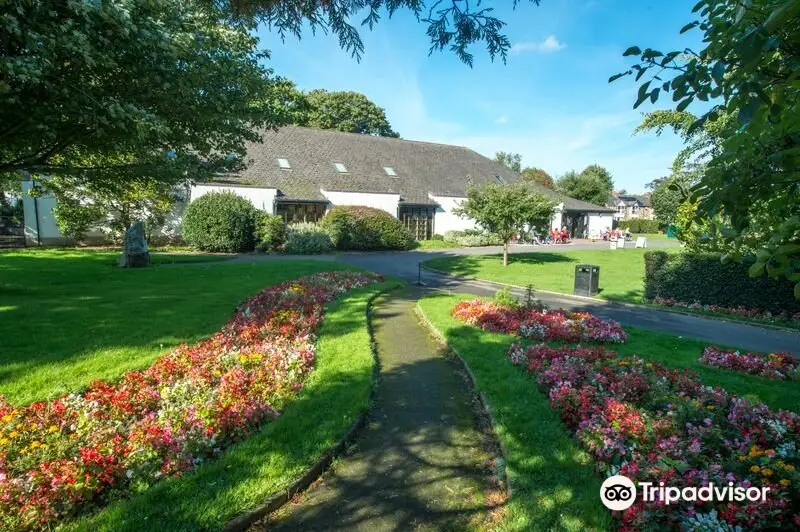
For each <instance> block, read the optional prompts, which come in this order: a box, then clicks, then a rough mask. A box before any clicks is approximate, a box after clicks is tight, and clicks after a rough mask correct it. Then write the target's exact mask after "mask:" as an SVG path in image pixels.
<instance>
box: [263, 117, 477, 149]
mask: <svg viewBox="0 0 800 532" xmlns="http://www.w3.org/2000/svg"><path fill="white" fill-rule="evenodd" d="M286 128H293V129H302V130H305V131H318V132H320V133H322V134H330V135H355V136H357V137H360V138H374V139H381V140H389V141H399V142H414V143H417V144H432V145H434V146H444V147H447V148H461V149H462V150H469V151H475V150H473V149H471V148H468V147H467V146H461V145H459V144H447V143H444V142H433V141H430V140H416V139H404V138H401V137H384V136H381V135H367V134H365V133H353V132H352V131H339V130H337V129H321V128H316V127H306V126H297V125H294V124H288V125H285V126H280V127H279V128H278V130H281V129H286ZM273 131H274V130H273ZM475 153H477V152H475ZM479 155H480V154H479Z"/></svg>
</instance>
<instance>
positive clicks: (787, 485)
mask: <svg viewBox="0 0 800 532" xmlns="http://www.w3.org/2000/svg"><path fill="white" fill-rule="evenodd" d="M791 483H792V481H791V480H788V479H783V480H781V481H780V485H781V486H783V487H784V488H788V487H789V484H791Z"/></svg>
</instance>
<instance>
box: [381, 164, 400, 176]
mask: <svg viewBox="0 0 800 532" xmlns="http://www.w3.org/2000/svg"><path fill="white" fill-rule="evenodd" d="M383 171H384V172H386V175H388V176H389V177H397V173H396V172H395V171H394V168H392V167H391V166H384V167H383Z"/></svg>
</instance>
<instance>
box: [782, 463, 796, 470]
mask: <svg viewBox="0 0 800 532" xmlns="http://www.w3.org/2000/svg"><path fill="white" fill-rule="evenodd" d="M784 469H785V470H786V471H794V466H793V465H792V464H787V465H785V466H784Z"/></svg>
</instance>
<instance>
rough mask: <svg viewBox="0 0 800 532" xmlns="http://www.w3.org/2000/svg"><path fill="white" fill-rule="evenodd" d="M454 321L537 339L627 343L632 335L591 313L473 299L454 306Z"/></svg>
mask: <svg viewBox="0 0 800 532" xmlns="http://www.w3.org/2000/svg"><path fill="white" fill-rule="evenodd" d="M452 315H453V317H454V318H456V319H458V320H460V321H463V322H464V323H467V324H468V325H473V326H475V327H480V328H481V329H484V330H486V331H490V332H500V333H504V334H513V335H517V336H520V337H522V338H528V339H534V340H558V341H563V342H607V343H624V342H625V341H626V340H627V339H628V336H627V334H626V333H625V331H624V330H623V329H622V327H621V326H620V324H619V323H617V322H615V321H612V320H609V321H604V320H601V319H600V318H598V317H596V316H593V315H592V314H589V313H588V312H568V311H565V310H540V309H537V308H525V307H510V306H507V305H502V304H499V303H497V302H495V301H484V300H481V299H472V300H469V301H462V302H460V303H458V304H457V305H456V306H455V307H453V311H452Z"/></svg>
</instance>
